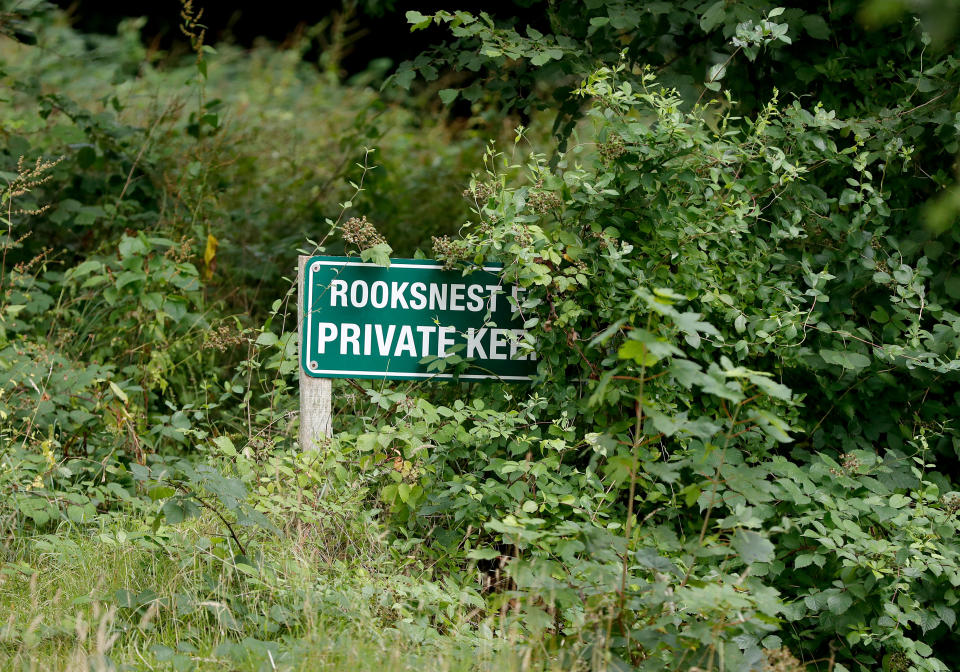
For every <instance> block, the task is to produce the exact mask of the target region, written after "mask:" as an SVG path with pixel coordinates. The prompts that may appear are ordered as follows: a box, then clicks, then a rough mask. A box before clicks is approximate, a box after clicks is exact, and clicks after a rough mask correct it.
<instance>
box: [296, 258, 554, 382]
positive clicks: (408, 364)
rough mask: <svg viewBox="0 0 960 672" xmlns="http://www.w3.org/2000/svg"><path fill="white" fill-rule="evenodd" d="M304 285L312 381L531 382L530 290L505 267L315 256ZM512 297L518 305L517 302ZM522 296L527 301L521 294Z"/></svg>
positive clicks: (305, 358)
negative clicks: (454, 368) (506, 278)
mask: <svg viewBox="0 0 960 672" xmlns="http://www.w3.org/2000/svg"><path fill="white" fill-rule="evenodd" d="M305 268H306V272H305V274H304V276H305V277H304V284H303V288H304V289H303V297H302V298H301V301H303V316H304V317H303V324H301V325H300V353H301V354H300V356H301V366H302V367H303V370H304V371H305V372H306V373H307V375H310V376H313V377H315V378H391V379H400V380H410V379H421V378H433V377H437V378H452V377H453V374H451V373H449V372H440V371H439V369H440V368H442V365H443V361H442V360H443V359H444V358H446V357H450V356H452V355H456V356H459V357H461V358H464V359H466V360H467V361H468V362H469V368H468V369H467V371H465V372H464V373H462V374H460V376H459V377H460V378H462V379H468V380H478V379H485V378H493V379H499V380H529V379H530V377H531V376H532V375H533V373H534V372H535V371H536V368H537V361H536V353H535V352H534V350H533V347H532V346H533V343H532V341H531V338H530V336H529V334H527V332H526V330H524V329H523V328H522V327H523V318H522V316H521V313H520V311H519V310H518V309H517V307H516V306H517V303H518V302H517V301H516V299H517V298H518V296H519V293H520V292H522V291H523V290H522V289H521V288H519V287H518V286H516V285H509V284H506V283H504V282H503V281H502V279H501V278H500V275H499V273H500V271H501V268H500V267H499V266H484V267H482V268H477V269H476V270H473V271H471V272H467V273H464V272H461V271H445V270H443V266H442V265H440V264H438V263H437V262H435V261H430V260H424V259H394V260H392V261H391V263H390V266H389V267H385V266H378V265H376V264H370V263H364V262H361V261H358V260H357V259H356V257H311V258H310V259H308V260H307V263H306V266H305ZM510 297H513V299H514V300H513V301H511V300H510ZM521 302H522V299H521Z"/></svg>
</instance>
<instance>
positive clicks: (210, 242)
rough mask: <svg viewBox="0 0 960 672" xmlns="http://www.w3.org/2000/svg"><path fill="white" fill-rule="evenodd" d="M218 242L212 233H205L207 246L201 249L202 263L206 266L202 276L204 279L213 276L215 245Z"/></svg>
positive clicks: (215, 257) (215, 254) (215, 255)
mask: <svg viewBox="0 0 960 672" xmlns="http://www.w3.org/2000/svg"><path fill="white" fill-rule="evenodd" d="M219 244H220V241H218V240H217V239H216V237H215V236H214V235H213V234H210V233H208V234H207V248H206V249H205V250H204V251H203V263H204V265H205V266H206V270H205V272H204V274H203V276H204V279H206V280H209V279H210V278H212V277H213V269H214V267H215V266H216V261H217V245H219Z"/></svg>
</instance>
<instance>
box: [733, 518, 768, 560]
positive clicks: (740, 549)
mask: <svg viewBox="0 0 960 672" xmlns="http://www.w3.org/2000/svg"><path fill="white" fill-rule="evenodd" d="M732 543H733V548H734V550H735V551H736V552H737V555H739V556H740V559H741V560H743V561H744V562H745V563H747V564H748V565H752V564H753V563H755V562H770V561H771V560H773V557H774V547H773V544H771V543H770V540H769V539H767V538H766V537H764V536H762V535H760V534H758V533H756V532H753V531H752V530H746V529H743V528H742V527H741V528H738V529H737V531H736V534H734V536H733V542H732Z"/></svg>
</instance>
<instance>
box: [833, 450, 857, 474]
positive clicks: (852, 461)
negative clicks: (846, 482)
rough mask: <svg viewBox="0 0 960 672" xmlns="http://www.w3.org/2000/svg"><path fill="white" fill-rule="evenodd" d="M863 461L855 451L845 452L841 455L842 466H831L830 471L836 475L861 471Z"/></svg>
mask: <svg viewBox="0 0 960 672" xmlns="http://www.w3.org/2000/svg"><path fill="white" fill-rule="evenodd" d="M862 466H863V463H862V462H861V461H860V458H858V457H857V456H856V455H854V454H853V453H843V454H841V455H840V468H839V469H836V468H831V469H830V473H831V474H833V475H834V476H849V475H850V474H855V473H857V472H858V471H860V467H862Z"/></svg>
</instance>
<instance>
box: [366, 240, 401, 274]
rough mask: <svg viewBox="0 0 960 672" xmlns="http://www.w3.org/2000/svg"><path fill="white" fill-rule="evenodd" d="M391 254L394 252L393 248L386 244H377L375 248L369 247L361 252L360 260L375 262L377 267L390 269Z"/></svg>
mask: <svg viewBox="0 0 960 672" xmlns="http://www.w3.org/2000/svg"><path fill="white" fill-rule="evenodd" d="M391 252H393V248H392V247H390V246H389V245H387V244H386V243H377V244H376V245H374V246H373V247H368V248H367V249H365V250H363V251H362V252H360V259H362V260H363V261H370V262H373V263H375V264H376V265H377V266H385V267H387V268H389V267H390V253H391Z"/></svg>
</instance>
